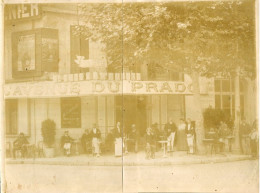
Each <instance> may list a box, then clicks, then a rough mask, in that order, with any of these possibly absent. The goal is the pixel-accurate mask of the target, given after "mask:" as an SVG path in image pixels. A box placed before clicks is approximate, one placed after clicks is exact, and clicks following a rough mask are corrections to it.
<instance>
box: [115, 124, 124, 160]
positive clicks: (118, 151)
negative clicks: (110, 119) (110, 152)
mask: <svg viewBox="0 0 260 193" xmlns="http://www.w3.org/2000/svg"><path fill="white" fill-rule="evenodd" d="M114 137H115V156H122V149H123V140H122V130H121V127H120V122H117V124H116V128H115V129H114Z"/></svg>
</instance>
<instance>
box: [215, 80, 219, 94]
mask: <svg viewBox="0 0 260 193" xmlns="http://www.w3.org/2000/svg"><path fill="white" fill-rule="evenodd" d="M215 92H220V80H215Z"/></svg>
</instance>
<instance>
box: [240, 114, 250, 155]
mask: <svg viewBox="0 0 260 193" xmlns="http://www.w3.org/2000/svg"><path fill="white" fill-rule="evenodd" d="M249 133H250V126H249V124H247V122H246V120H245V119H244V118H243V119H242V120H241V124H240V125H239V145H240V149H241V152H242V154H243V153H246V152H247V150H246V149H245V148H246V147H247V148H248V146H247V143H246V142H247V138H246V136H247V135H249Z"/></svg>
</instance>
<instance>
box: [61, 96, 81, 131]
mask: <svg viewBox="0 0 260 193" xmlns="http://www.w3.org/2000/svg"><path fill="white" fill-rule="evenodd" d="M61 127H62V128H80V127H81V102H80V98H79V97H71V98H70V97H67V98H61Z"/></svg>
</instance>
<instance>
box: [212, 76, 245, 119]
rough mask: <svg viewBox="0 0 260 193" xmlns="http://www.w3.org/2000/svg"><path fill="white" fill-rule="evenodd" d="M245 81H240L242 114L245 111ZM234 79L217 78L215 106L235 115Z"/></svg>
mask: <svg viewBox="0 0 260 193" xmlns="http://www.w3.org/2000/svg"><path fill="white" fill-rule="evenodd" d="M243 90H244V88H243V82H242V81H240V93H241V95H240V109H241V115H243V113H244V95H243ZM234 94H235V93H234V80H230V79H229V80H228V79H218V80H215V107H216V108H219V109H223V110H224V111H225V112H226V113H228V112H229V115H232V117H233V118H234V116H235V96H234Z"/></svg>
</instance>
